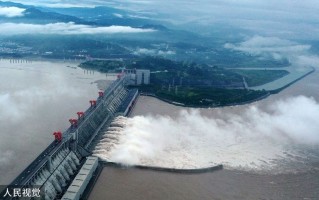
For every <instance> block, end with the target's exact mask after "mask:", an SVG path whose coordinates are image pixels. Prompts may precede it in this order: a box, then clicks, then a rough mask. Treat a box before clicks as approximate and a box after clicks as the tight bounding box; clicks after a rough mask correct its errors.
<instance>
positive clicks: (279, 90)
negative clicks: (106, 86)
mask: <svg viewBox="0 0 319 200" xmlns="http://www.w3.org/2000/svg"><path fill="white" fill-rule="evenodd" d="M315 71H316V69H315V68H313V67H312V69H311V71H309V72H307V73H306V74H304V75H302V76H301V77H299V78H297V79H295V80H293V81H291V82H289V83H288V84H286V85H284V86H283V87H281V88H278V89H275V90H269V91H267V92H268V93H267V94H265V95H263V96H261V97H258V98H256V99H252V100H250V101H245V102H238V103H231V104H226V105H215V106H199V105H185V104H183V103H180V102H175V101H172V100H169V99H165V98H162V97H159V96H157V95H156V94H154V93H143V92H141V93H140V95H141V96H149V97H153V98H156V99H159V100H161V101H164V102H166V103H169V104H172V105H175V106H179V107H185V108H223V107H230V106H239V105H247V104H251V103H254V102H257V101H261V100H263V99H266V98H268V97H269V96H271V95H273V94H278V93H279V92H281V91H282V90H284V89H286V88H288V87H289V86H291V85H293V84H294V83H296V82H298V81H300V80H301V79H303V78H305V77H307V76H308V75H310V74H312V73H314V72H315ZM267 84H268V83H267Z"/></svg>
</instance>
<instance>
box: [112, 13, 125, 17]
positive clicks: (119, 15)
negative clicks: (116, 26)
mask: <svg viewBox="0 0 319 200" xmlns="http://www.w3.org/2000/svg"><path fill="white" fill-rule="evenodd" d="M113 15H114V16H115V17H118V18H123V15H121V14H119V13H113Z"/></svg>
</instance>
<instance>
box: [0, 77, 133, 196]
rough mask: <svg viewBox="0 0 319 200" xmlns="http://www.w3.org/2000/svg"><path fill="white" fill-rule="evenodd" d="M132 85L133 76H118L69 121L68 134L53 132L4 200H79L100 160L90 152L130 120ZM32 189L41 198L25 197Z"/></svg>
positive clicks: (1, 194)
mask: <svg viewBox="0 0 319 200" xmlns="http://www.w3.org/2000/svg"><path fill="white" fill-rule="evenodd" d="M129 81H130V76H127V75H126V74H124V73H123V74H120V75H118V77H117V80H115V81H114V82H113V83H112V84H111V85H110V86H109V87H108V88H107V89H106V90H105V91H100V92H99V93H98V97H97V99H94V100H91V101H90V107H89V108H88V109H87V110H86V111H83V112H77V113H76V114H77V118H74V119H70V120H69V121H70V124H71V125H70V127H69V128H68V129H67V130H65V131H64V132H60V131H57V132H54V133H53V135H54V136H55V140H54V141H53V142H52V143H51V144H50V145H49V146H48V147H47V148H46V149H45V150H44V151H43V152H42V153H41V154H40V155H39V156H38V157H37V158H36V159H35V160H34V161H33V162H32V163H31V164H29V166H28V167H27V168H26V169H25V170H23V171H22V172H21V173H20V175H18V176H17V177H16V178H15V179H14V180H13V181H12V183H11V184H10V185H9V186H8V187H6V188H5V189H4V190H2V191H0V196H1V198H3V199H20V198H21V197H27V199H46V200H52V199H65V200H69V199H80V198H81V196H82V194H83V192H84V190H85V189H86V186H87V184H88V183H89V181H90V179H91V177H92V175H93V173H94V171H95V170H96V169H97V167H98V158H97V157H94V156H91V155H92V152H91V150H90V149H91V148H92V144H93V143H94V140H95V138H96V137H97V136H98V135H99V133H100V131H101V129H102V128H103V127H107V126H108V125H109V124H110V123H111V122H112V120H113V119H114V118H115V117H117V116H127V115H128V114H129V112H130V111H131V109H132V107H133V106H134V103H135V101H136V98H137V97H138V90H137V89H127V88H126V85H127V84H128V82H129ZM1 189H2V188H1ZM17 189H19V192H17ZM31 189H32V192H34V191H35V189H37V190H38V191H39V192H41V193H40V194H41V195H39V194H38V195H36V196H31V195H30V194H29V196H22V195H25V193H23V192H25V191H27V190H30V191H31ZM33 194H35V193H33ZM40 196H41V197H40Z"/></svg>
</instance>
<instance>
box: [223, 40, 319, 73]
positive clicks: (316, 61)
mask: <svg viewBox="0 0 319 200" xmlns="http://www.w3.org/2000/svg"><path fill="white" fill-rule="evenodd" d="M224 47H225V48H227V49H232V50H236V51H242V52H245V53H249V54H251V55H256V56H261V58H273V59H275V60H282V59H288V61H289V62H290V64H292V65H293V66H296V67H303V66H312V67H315V68H318V66H319V58H318V56H316V55H313V54H311V53H310V52H309V50H310V48H311V45H302V44H299V43H296V42H292V41H289V40H286V39H280V38H277V37H263V36H253V37H251V38H248V39H247V40H246V41H244V42H241V43H238V44H232V43H226V44H225V45H224Z"/></svg>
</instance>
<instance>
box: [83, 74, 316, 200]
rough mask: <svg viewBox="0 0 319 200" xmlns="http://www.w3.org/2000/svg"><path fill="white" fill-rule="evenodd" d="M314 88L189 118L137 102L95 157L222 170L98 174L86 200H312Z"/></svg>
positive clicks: (153, 102) (311, 81) (309, 81)
mask: <svg viewBox="0 0 319 200" xmlns="http://www.w3.org/2000/svg"><path fill="white" fill-rule="evenodd" d="M318 80H319V73H314V74H312V75H310V76H308V77H306V78H305V79H302V80H301V81H298V82H297V83H295V84H294V85H292V86H290V87H289V88H287V89H285V90H284V91H282V92H280V93H279V94H276V95H272V96H270V97H269V98H267V99H264V100H262V101H259V102H256V103H253V104H250V105H242V106H233V107H224V108H214V109H195V110H196V111H194V109H185V108H182V107H176V106H174V105H170V104H167V103H165V102H162V101H160V100H157V99H155V98H150V97H143V96H141V97H139V100H138V101H137V104H136V106H135V108H134V110H133V112H132V118H120V119H118V121H121V127H122V128H120V129H117V130H116V131H114V130H113V131H114V132H113V135H114V134H115V135H116V137H115V138H116V139H112V140H110V141H112V142H113V144H112V145H110V146H109V147H110V148H109V149H107V148H105V147H107V145H109V143H108V142H107V141H104V142H100V143H99V145H98V146H97V148H96V151H95V154H96V155H98V156H100V157H101V158H104V159H107V160H112V161H117V162H120V163H131V164H133V163H137V164H144V165H155V166H168V167H181V168H197V167H200V166H204V165H214V164H215V163H222V164H224V165H225V169H224V170H220V171H216V172H213V173H204V174H192V175H189V174H188V175H185V174H174V173H166V172H157V171H148V170H140V169H135V168H124V169H119V168H112V167H105V168H104V169H103V171H102V173H101V175H100V177H99V179H98V180H97V183H96V185H95V187H94V188H93V190H92V192H91V195H90V197H89V199H92V200H95V199H119V200H121V199H123V200H126V199H133V200H137V199H154V200H161V199H172V200H186V199H187V200H193V199H203V200H204V199H205V200H206V199H207V200H211V199H234V200H237V199H251V200H256V199H278V200H283V199H285V200H299V199H318V197H319V190H318V188H319V158H318V154H319V150H318V146H317V142H318V140H317V139H318V129H317V127H318V116H317V114H318V102H319V82H318ZM301 94H302V96H300V95H301ZM181 110H183V111H181ZM257 111H258V112H257ZM256 112H257V115H256ZM199 115H200V116H199ZM283 119H285V120H283ZM194 120H203V121H202V122H201V123H199V122H198V121H194ZM195 122H196V123H197V124H198V123H199V124H198V125H196V123H195ZM239 122H240V124H239ZM166 125H170V127H166ZM181 125H183V126H184V128H182V127H181ZM227 126H228V127H227ZM188 128H189V129H191V131H188V130H186V129H188ZM213 128H214V129H213ZM208 129H209V130H208ZM221 129H224V130H221ZM161 136H165V137H161ZM104 137H107V133H106V134H105V135H104ZM159 144H160V145H159ZM98 149H99V150H98ZM144 150H145V151H144ZM150 150H151V151H150ZM210 162H211V163H210Z"/></svg>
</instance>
